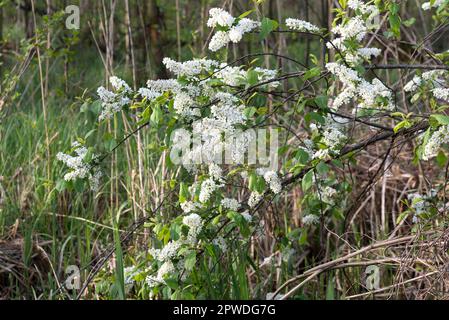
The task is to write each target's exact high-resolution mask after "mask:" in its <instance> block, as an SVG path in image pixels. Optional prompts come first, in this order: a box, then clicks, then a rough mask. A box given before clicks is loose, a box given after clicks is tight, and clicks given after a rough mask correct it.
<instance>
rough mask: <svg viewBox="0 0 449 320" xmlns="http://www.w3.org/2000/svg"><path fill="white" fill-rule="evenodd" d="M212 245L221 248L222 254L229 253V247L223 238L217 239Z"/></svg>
mask: <svg viewBox="0 0 449 320" xmlns="http://www.w3.org/2000/svg"><path fill="white" fill-rule="evenodd" d="M212 244H214V245H216V246H217V247H219V248H220V250H221V251H222V252H226V251H228V245H227V244H226V240H225V239H224V238H223V237H221V236H220V237H217V238H215V239H214V240H213V241H212Z"/></svg>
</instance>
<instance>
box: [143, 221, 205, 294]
mask: <svg viewBox="0 0 449 320" xmlns="http://www.w3.org/2000/svg"><path fill="white" fill-rule="evenodd" d="M182 222H183V224H185V225H186V226H187V227H189V232H188V234H187V238H184V237H181V238H180V239H178V240H176V241H173V240H171V241H170V242H168V243H167V244H166V245H165V246H164V247H163V248H162V249H155V248H150V249H149V250H148V252H149V254H150V255H151V256H152V257H153V258H154V259H155V260H157V261H159V262H162V265H161V266H160V267H159V269H158V270H157V274H156V276H154V275H148V276H147V277H146V283H147V284H148V286H149V287H155V286H158V285H161V284H165V277H166V276H168V275H171V274H173V273H174V272H176V271H178V270H177V269H180V268H178V267H176V266H175V264H174V263H173V262H175V260H176V259H178V260H179V261H180V262H182V261H183V258H184V257H183V255H182V254H180V248H181V246H183V245H193V244H195V243H196V241H197V237H198V234H199V233H200V232H201V230H202V228H203V221H202V219H201V217H200V216H199V215H198V214H196V213H192V214H190V215H188V216H185V217H184V218H183V220H182ZM177 265H180V266H182V263H178V264H177Z"/></svg>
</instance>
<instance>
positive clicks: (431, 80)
mask: <svg viewBox="0 0 449 320" xmlns="http://www.w3.org/2000/svg"><path fill="white" fill-rule="evenodd" d="M448 75H449V73H448V71H447V70H431V71H427V72H424V73H423V74H422V75H421V76H419V75H415V76H413V79H412V80H410V81H409V82H407V83H406V85H405V86H404V91H405V92H412V93H413V92H415V91H416V90H418V88H419V87H421V86H424V85H428V86H429V87H430V88H432V89H431V92H432V94H433V96H434V97H435V98H436V99H440V100H444V101H447V102H449V88H444V87H443V86H444V84H445V83H447V80H446V78H447V76H448Z"/></svg>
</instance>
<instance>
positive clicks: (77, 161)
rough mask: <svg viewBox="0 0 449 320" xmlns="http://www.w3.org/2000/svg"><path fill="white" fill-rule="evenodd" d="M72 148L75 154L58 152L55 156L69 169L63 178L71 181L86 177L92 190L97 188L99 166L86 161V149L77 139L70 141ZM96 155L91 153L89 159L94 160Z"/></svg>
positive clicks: (100, 173) (98, 183) (98, 184)
mask: <svg viewBox="0 0 449 320" xmlns="http://www.w3.org/2000/svg"><path fill="white" fill-rule="evenodd" d="M72 150H73V152H75V154H76V155H75V156H71V155H69V154H65V153H62V152H59V153H58V154H57V155H56V158H57V159H58V160H59V161H62V162H63V163H64V164H65V165H66V166H67V167H69V168H70V169H71V170H70V171H69V172H68V173H66V174H65V175H64V180H66V181H73V180H76V179H86V178H87V179H88V181H89V184H90V187H91V189H92V190H93V191H96V190H98V189H99V186H100V179H101V176H102V172H101V170H100V168H99V167H97V166H93V165H92V164H91V162H86V156H87V154H88V150H87V148H86V147H84V146H82V145H81V144H80V143H79V142H78V141H75V142H73V143H72ZM96 158H97V155H95V154H92V155H91V161H93V160H95V159H96Z"/></svg>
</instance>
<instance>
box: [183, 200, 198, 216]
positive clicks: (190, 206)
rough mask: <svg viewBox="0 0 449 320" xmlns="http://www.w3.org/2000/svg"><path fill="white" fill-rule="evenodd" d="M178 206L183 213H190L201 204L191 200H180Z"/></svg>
mask: <svg viewBox="0 0 449 320" xmlns="http://www.w3.org/2000/svg"><path fill="white" fill-rule="evenodd" d="M180 206H181V209H182V211H183V212H184V213H191V212H194V211H198V210H199V209H200V208H201V205H200V204H199V203H196V202H193V201H184V202H181V204H180Z"/></svg>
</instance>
